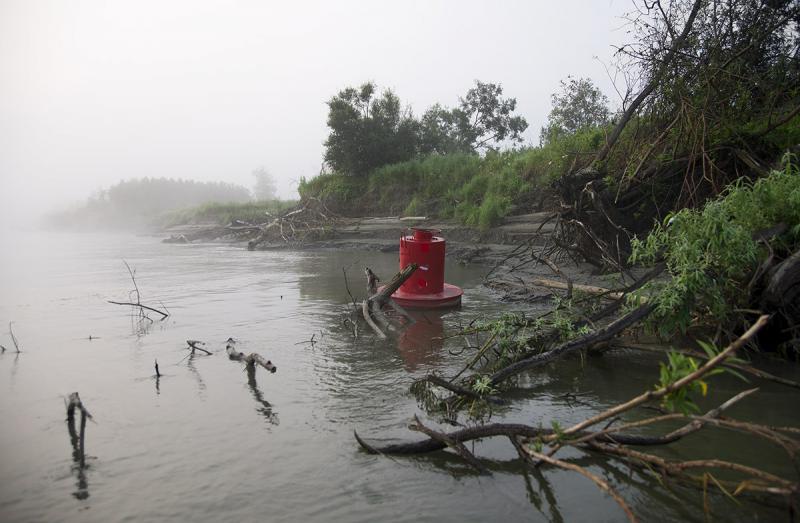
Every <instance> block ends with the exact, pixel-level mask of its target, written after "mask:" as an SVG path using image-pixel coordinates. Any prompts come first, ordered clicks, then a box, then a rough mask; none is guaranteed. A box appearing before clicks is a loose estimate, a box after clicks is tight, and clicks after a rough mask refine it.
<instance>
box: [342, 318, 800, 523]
mask: <svg viewBox="0 0 800 523" xmlns="http://www.w3.org/2000/svg"><path fill="white" fill-rule="evenodd" d="M768 321H769V317H767V316H761V317H760V318H759V319H758V320H757V321H756V322H755V323H754V324H753V325H752V326H751V327H750V328H749V329H748V330H747V331H746V332H745V333H744V334H742V335H741V336H740V337H739V338H737V339H736V340H735V341H734V342H732V343H731V344H730V345H729V346H728V347H726V348H725V349H723V350H721V351H719V352H718V353H716V354H715V355H714V356H713V357H711V358H710V359H708V361H706V362H705V363H704V364H702V365H699V366H696V367H694V368H695V370H693V371H691V372H684V373H682V374H675V375H671V376H670V379H669V381H667V382H663V381H662V383H661V384H659V385H658V386H657V387H656V388H655V389H653V390H649V391H646V392H644V393H642V394H640V395H638V396H636V397H634V398H632V399H630V400H628V401H626V402H624V403H621V404H618V405H616V406H614V407H611V408H608V409H606V410H604V411H602V412H600V413H597V414H595V415H593V416H591V417H589V418H587V419H585V420H583V421H581V422H579V423H576V424H574V425H572V426H570V427H567V428H561V427H560V426H558V425H557V424H553V425H552V428H544V427H543V426H542V424H540V425H539V426H532V425H525V424H504V423H492V424H484V425H479V426H475V427H468V428H464V429H460V430H456V431H452V432H440V431H437V430H435V429H431V428H429V427H427V426H425V425H424V424H423V423H422V422H421V421H420V420H419V418H418V417H415V418H414V420H413V424H412V425H411V426H410V427H409V428H411V429H412V430H415V431H419V432H422V433H424V434H426V435H427V436H428V438H427V439H423V440H418V441H414V442H408V443H395V444H390V445H382V446H376V445H373V444H370V443H368V442H367V441H366V440H364V439H363V438H362V437H361V436H360V435H359V434H358V433H357V432H354V436H355V438H356V440H357V442H358V443H359V445H360V446H361V447H362V448H363V449H364V450H366V451H367V452H370V453H374V454H387V455H410V454H421V453H428V452H434V451H439V450H443V449H447V448H450V449H452V450H454V451H455V452H456V453H457V454H458V455H460V456H461V457H462V458H464V459H465V461H466V462H467V463H468V464H469V465H470V466H471V467H473V468H474V469H475V470H476V471H478V472H479V473H481V474H488V473H491V472H490V468H489V467H488V464H486V463H484V462H482V461H481V460H480V459H478V458H477V457H476V456H475V455H474V454H473V453H472V452H470V451H469V450H468V449H467V448H466V447H465V446H464V442H467V441H472V440H476V439H485V438H490V437H497V436H501V437H506V438H508V439H509V441H510V442H511V443H512V445H513V446H514V448H515V449H516V450H517V452H518V455H519V457H520V458H521V459H522V461H523V463H525V464H526V465H528V466H536V467H541V466H542V464H548V465H551V466H555V467H559V468H563V469H565V470H570V471H573V472H577V473H579V474H581V475H583V476H585V477H587V478H589V479H590V480H591V481H593V482H594V483H595V484H596V485H597V486H598V487H599V488H600V489H601V490H602V491H603V492H605V493H607V494H608V495H610V496H611V497H612V498H613V499H614V500H615V501H616V502H617V503H618V504H619V505H620V507H621V509H622V510H623V512H624V513H625V514H626V516H627V518H628V519H629V520H631V521H636V520H637V518H636V516H635V514H634V512H633V511H632V510H631V509H630V507H629V506H628V504H627V503H626V501H625V500H624V499H623V497H622V496H620V495H619V494H618V493H617V492H616V491H615V490H614V489H613V488H612V487H611V486H610V485H609V484H608V483H607V482H606V481H605V480H603V479H602V478H599V477H598V476H597V475H595V474H593V473H592V472H590V471H589V470H587V469H586V468H585V467H582V466H580V465H578V464H577V463H575V460H574V459H558V458H555V457H554V456H555V455H556V454H557V453H558V452H559V451H560V450H561V449H563V448H565V447H571V448H575V449H578V450H580V451H582V452H585V453H590V454H594V455H599V456H602V457H603V458H604V459H607V460H611V459H613V460H623V461H625V462H626V463H629V464H630V465H631V466H635V467H637V468H639V469H640V470H642V471H644V472H645V473H649V474H653V476H654V477H655V478H656V479H658V478H659V476H660V475H665V476H668V477H672V478H675V479H677V480H680V481H682V482H685V483H687V484H690V485H694V486H696V487H699V488H703V489H704V490H705V489H707V488H709V487H710V486H711V485H712V484H713V485H715V486H717V487H718V488H719V490H720V491H721V492H723V493H725V494H726V495H728V496H730V497H732V498H735V497H738V496H740V495H744V494H749V495H757V496H762V497H766V498H779V499H783V500H786V502H788V503H789V506H792V503H794V502H795V501H796V499H797V497H798V495H800V483H798V482H797V480H796V479H795V480H792V479H787V478H784V477H781V476H779V475H776V474H774V473H772V472H769V471H766V470H762V469H759V468H757V467H753V466H749V465H744V464H741V463H737V462H735V461H729V460H722V459H689V460H683V461H680V460H670V459H665V458H663V457H660V456H657V455H654V454H651V453H647V452H643V451H641V450H635V449H633V448H631V447H647V446H653V447H656V446H663V445H669V444H671V443H674V442H677V441H680V440H681V439H683V438H684V437H686V436H687V435H689V434H693V433H695V432H698V431H700V430H702V429H703V428H704V427H706V426H709V425H712V426H714V427H717V428H722V429H726V430H733V431H737V432H740V433H742V434H745V435H747V436H749V437H752V438H756V439H764V440H767V441H770V442H772V443H774V444H775V445H776V446H777V447H778V448H780V449H782V450H783V451H785V452H786V453H787V455H788V456H789V458H790V459H791V460H795V459H796V456H797V453H798V451H800V439H798V435H800V429H797V428H787V427H784V428H774V427H768V426H764V425H758V424H754V423H749V422H742V421H738V420H733V419H730V418H725V417H722V414H723V412H724V411H725V410H727V409H729V408H730V407H731V406H733V405H734V404H736V403H737V402H739V401H741V400H743V399H745V398H747V397H750V396H751V395H753V394H755V393H756V392H757V391H758V389H749V390H745V391H742V392H740V393H739V394H736V395H735V396H733V397H731V398H729V399H727V400H726V401H724V402H723V403H721V404H720V405H719V406H718V407H716V408H714V409H711V410H709V411H708V412H706V413H705V414H704V415H701V416H696V415H692V414H690V413H689V409H688V408H687V406H688V403H686V402H690V401H691V399H690V398H691V394H692V393H697V391H698V390H699V389H700V388H701V385H702V387H706V386H707V385H704V383H705V382H704V380H705V379H707V378H708V377H709V376H711V375H713V374H715V373H717V372H719V370H720V368H721V366H722V365H724V364H725V363H726V362H727V361H728V360H729V359H730V358H731V357H732V356H733V355H734V354H735V353H736V352H737V351H738V350H740V349H741V348H742V347H743V346H744V345H745V344H747V343H749V342H751V341H752V340H753V339H754V337H755V336H756V334H757V333H758V332H759V331H760V330H761V329H763V328H764V326H765V325H767V323H768ZM688 368H692V367H688ZM654 402H658V403H659V404H660V405H661V407H669V406H671V407H673V408H674V409H677V410H676V411H675V412H668V413H666V414H659V415H656V416H651V417H648V418H644V419H636V420H633V421H627V422H625V421H623V422H621V423H619V424H617V425H615V426H613V425H611V424H610V423H609V424H607V425H606V426H605V427H603V428H601V429H593V427H595V426H598V425H599V424H601V423H603V422H607V421H609V420H611V421H613V420H619V419H620V416H623V415H624V414H626V413H628V412H630V411H632V410H633V409H636V408H638V407H642V406H644V405H646V404H652V403H654ZM676 420H682V421H684V422H685V424H684V425H683V426H681V427H680V428H678V429H675V430H671V431H669V432H666V433H663V434H662V435H660V436H641V435H637V434H631V433H630V432H629V431H632V430H635V429H639V428H641V427H644V426H648V425H657V424H663V423H666V422H674V421H676ZM694 470H702V471H703V473H702V475H699V476H698V475H697V474H695V473H693V471H694ZM712 470H726V471H728V473H730V474H734V475H735V476H736V479H729V478H726V479H722V478H717V477H716V476H713V475H712V473H711V471H712ZM759 499H760V498H759Z"/></svg>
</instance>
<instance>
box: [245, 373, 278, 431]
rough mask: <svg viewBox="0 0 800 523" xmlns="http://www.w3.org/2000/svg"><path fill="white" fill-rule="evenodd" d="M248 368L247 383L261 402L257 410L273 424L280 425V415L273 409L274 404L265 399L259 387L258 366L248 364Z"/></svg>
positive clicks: (256, 398)
mask: <svg viewBox="0 0 800 523" xmlns="http://www.w3.org/2000/svg"><path fill="white" fill-rule="evenodd" d="M246 370H247V385H248V386H249V387H250V391H251V392H252V393H253V398H255V400H256V401H257V402H258V403H260V404H261V407H257V408H256V412H259V413H260V414H262V415H263V416H264V418H265V419H266V420H267V421H268V422H269V423H271V424H273V425H278V416H277V414H275V412H274V411H273V410H272V404H271V403H270V402H268V401H267V400H265V399H264V395H263V394H262V393H261V390H259V388H258V383H256V368H255V366H252V367H251V366H248V367H246Z"/></svg>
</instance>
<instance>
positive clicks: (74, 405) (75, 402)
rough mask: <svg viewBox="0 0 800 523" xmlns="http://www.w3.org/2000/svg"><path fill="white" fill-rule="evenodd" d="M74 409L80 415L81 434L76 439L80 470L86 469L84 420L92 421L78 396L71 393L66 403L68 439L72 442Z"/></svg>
mask: <svg viewBox="0 0 800 523" xmlns="http://www.w3.org/2000/svg"><path fill="white" fill-rule="evenodd" d="M75 409H78V410H79V411H80V413H81V433H80V437H79V438H78V439H77V441H78V457H79V459H80V463H79V464H80V468H81V470H82V469H83V468H85V467H86V452H85V449H86V446H85V443H86V420H87V419H92V415H91V414H90V413H89V411H88V410H87V409H86V407H84V406H83V402H82V401H81V397H80V395H78V393H77V392H73V393H72V394H70V395H69V400H68V401H67V427H68V428H69V433H70V437H71V439H72V440H73V441H75V440H76V438H75V435H76V433H75Z"/></svg>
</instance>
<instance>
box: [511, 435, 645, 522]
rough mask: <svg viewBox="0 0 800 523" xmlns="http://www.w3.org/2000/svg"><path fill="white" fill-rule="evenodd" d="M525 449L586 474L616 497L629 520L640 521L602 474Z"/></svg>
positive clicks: (549, 461)
mask: <svg viewBox="0 0 800 523" xmlns="http://www.w3.org/2000/svg"><path fill="white" fill-rule="evenodd" d="M523 450H524V452H527V453H529V454H530V455H531V456H533V457H535V458H536V459H539V460H541V461H544V462H545V463H548V464H550V465H555V466H557V467H560V468H562V469H566V470H571V471H573V472H577V473H578V474H581V475H582V476H584V477H586V478H589V479H590V480H591V481H593V482H594V484H595V485H597V486H598V488H600V490H602V491H603V492H605V493H606V494H608V495H609V496H611V497H612V498H614V501H616V502H617V504H618V505H619V506H620V507H622V510H623V511H624V512H625V515H626V516H627V517H628V520H629V521H638V520H637V519H636V516H635V515H634V514H633V511H632V510H631V508H630V507H629V506H628V504H627V503H625V500H624V499H622V496H620V495H619V493H618V492H617V491H616V490H614V489H613V488H612V487H611V485H609V484H608V482H607V481H605V480H603V479H602V478H601V477H600V476H598V475H596V474H593V473H591V472H589V471H588V470H586V469H585V468H583V467H580V466H578V465H576V464H574V463H568V462H566V461H562V460H560V459H555V458H551V457H550V456H547V455H545V454H542V453H541V452H536V451H535V450H533V449H530V448H527V447H523Z"/></svg>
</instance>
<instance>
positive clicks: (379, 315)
mask: <svg viewBox="0 0 800 523" xmlns="http://www.w3.org/2000/svg"><path fill="white" fill-rule="evenodd" d="M416 270H417V264H416V263H411V264H409V265H406V266H405V267H404V268H403V269H402V270H401V271H400V272H398V273H397V274H395V275H394V277H393V278H392V279H391V280H390V281H389V283H387V284H386V285H385V286H384V287H383V288H382V289H381V290H380V291H378V289H377V281H378V277H377V276H376V275H375V273H374V272H372V270H370V268H369V267H366V268H365V269H364V273H365V274H366V276H367V289H368V290H369V291H372V290H373V289H374V290H375V291H376V292H374V293H373V294H371V295H370V296H369V297H368V298H367V299H365V300H364V301H362V302H361V314H362V316H363V317H364V321H366V322H367V325H369V327H370V328H371V329H372V330H373V332H375V334H376V335H377V336H378V337H379V338H381V339H386V333H385V332H384V331H383V329H381V327H380V326H378V323H380V324H381V325H383V327H384V329H386V330H390V329H392V328H393V326H392V324H391V322H390V321H389V319H388V318H387V317H386V315H385V314H384V313H383V310H382V309H383V307H384V306H388V307H390V308H392V309H394V310H395V311H396V312H397V313H398V314H400V315H401V316H403V317H405V318H406V319H407V320H408V321H409V322H412V323H413V321H414V320H413V318H411V316H410V315H409V314H408V313H407V312H406V311H405V310H404V309H403V308H402V307H401V306H399V305H398V304H397V303H395V302H394V300H392V294H394V293H395V291H397V289H399V288H400V286H401V285H403V283H405V281H406V280H407V279H409V278H410V277H411V275H412V274H414V271H416Z"/></svg>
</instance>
